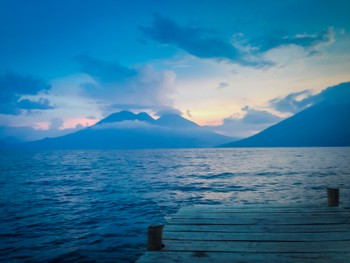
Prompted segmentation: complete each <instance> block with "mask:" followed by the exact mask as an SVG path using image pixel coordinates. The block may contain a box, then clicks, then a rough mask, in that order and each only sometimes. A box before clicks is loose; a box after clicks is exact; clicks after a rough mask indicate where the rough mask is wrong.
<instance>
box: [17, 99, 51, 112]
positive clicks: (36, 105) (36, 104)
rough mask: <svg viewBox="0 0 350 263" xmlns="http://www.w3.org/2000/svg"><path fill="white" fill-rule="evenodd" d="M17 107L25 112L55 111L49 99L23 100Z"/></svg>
mask: <svg viewBox="0 0 350 263" xmlns="http://www.w3.org/2000/svg"><path fill="white" fill-rule="evenodd" d="M17 106H18V107H19V108H21V109H23V110H51V109H54V108H55V107H53V106H52V105H50V102H49V100H48V99H44V98H39V100H37V101H32V100H28V99H23V100H20V101H18V102H17Z"/></svg>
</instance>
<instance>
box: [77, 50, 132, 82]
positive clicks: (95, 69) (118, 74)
mask: <svg viewBox="0 0 350 263" xmlns="http://www.w3.org/2000/svg"><path fill="white" fill-rule="evenodd" d="M75 60H76V61H77V62H78V64H79V65H80V69H81V70H82V71H83V72H84V73H87V74H89V75H90V76H92V77H93V78H94V79H96V80H97V81H99V82H104V83H109V82H119V81H123V80H126V79H128V78H131V77H133V76H135V75H137V71H136V70H135V69H131V68H128V67H124V66H122V65H121V64H119V63H118V62H110V61H104V60H100V59H96V58H93V57H90V56H87V55H80V56H78V57H76V58H75Z"/></svg>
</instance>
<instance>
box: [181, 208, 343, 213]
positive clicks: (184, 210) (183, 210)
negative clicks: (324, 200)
mask: <svg viewBox="0 0 350 263" xmlns="http://www.w3.org/2000/svg"><path fill="white" fill-rule="evenodd" d="M193 211H195V212H199V213H201V212H207V213H215V212H227V213H230V212H231V213H237V212H240V213H252V212H256V213H262V212H263V213H281V211H283V213H310V212H320V213H324V212H328V213H329V212H334V213H336V212H340V213H344V212H345V213H349V210H344V209H341V208H340V207H319V208H315V207H313V208H304V207H302V208H301V207H299V208H297V207H295V208H289V207H281V208H278V207H275V208H271V207H267V208H256V207H255V208H244V207H242V208H237V207H226V208H220V207H219V208H216V207H215V208H214V207H212V208H201V207H192V208H189V207H185V208H181V209H180V210H179V211H178V214H181V213H189V212H193Z"/></svg>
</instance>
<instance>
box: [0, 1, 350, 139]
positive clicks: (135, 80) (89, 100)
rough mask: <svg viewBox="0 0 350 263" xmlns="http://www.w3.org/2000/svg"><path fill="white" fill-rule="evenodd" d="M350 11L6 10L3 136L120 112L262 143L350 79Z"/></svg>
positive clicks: (0, 75) (63, 6)
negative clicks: (178, 119) (169, 115)
mask: <svg viewBox="0 0 350 263" xmlns="http://www.w3.org/2000/svg"><path fill="white" fill-rule="evenodd" d="M349 12H350V2H349V1H346V0H344V1H339V0H338V1H312V0H310V1H298V0H293V1H220V0H217V1H214V0H210V1H205V0H202V1H192V0H190V1H170V0H168V1H107V0H105V1H96V0H95V1H92V0H91V1H88V0H85V1H83V0H71V1H67V0H63V1H44V0H33V1H25V0H2V1H1V2H0V37H1V41H0V58H1V59H0V89H1V90H0V92H1V101H0V127H1V128H0V137H6V136H9V134H12V135H13V136H15V137H16V136H17V137H22V139H33V138H40V137H43V136H55V135H59V134H62V133H65V132H71V131H74V129H80V128H82V127H84V126H86V125H91V124H93V123H95V122H96V121H98V120H99V119H101V118H103V117H105V116H106V115H108V114H110V113H113V112H116V111H120V110H132V111H134V112H140V111H146V112H148V113H150V114H152V115H153V116H157V115H160V114H163V113H164V112H177V113H178V112H181V113H182V114H183V116H184V117H186V118H188V119H190V120H192V121H195V122H197V123H199V124H201V125H206V126H208V128H210V129H213V130H216V131H219V132H221V133H224V134H227V135H231V136H238V137H245V136H248V135H250V134H254V133H256V132H258V131H260V130H261V129H263V128H265V127H268V126H269V125H271V124H273V123H276V122H277V121H279V120H281V119H283V118H285V117H287V116H290V115H291V114H294V113H295V112H297V111H298V110H300V109H302V108H303V107H305V106H307V105H301V103H296V102H298V101H299V102H300V101H302V100H303V99H305V98H307V97H309V96H314V95H315V94H317V93H319V92H320V91H321V90H323V89H325V88H327V87H329V86H333V85H336V84H339V83H342V82H346V81H349V80H350V34H349V32H350V16H349ZM283 103H284V104H283ZM286 103H287V104H288V103H289V104H288V105H291V104H292V105H294V106H293V107H284V108H283V109H282V108H281V105H286ZM287 108H288V109H289V110H286V109H287ZM247 120H248V121H247Z"/></svg>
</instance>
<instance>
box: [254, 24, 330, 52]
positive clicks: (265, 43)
mask: <svg viewBox="0 0 350 263" xmlns="http://www.w3.org/2000/svg"><path fill="white" fill-rule="evenodd" d="M334 41H335V38H334V29H333V28H332V27H329V28H328V29H327V30H325V31H322V32H316V33H300V34H295V35H290V34H288V33H286V32H284V31H283V30H280V31H274V32H272V33H270V34H269V35H265V36H261V37H258V38H254V39H251V40H249V41H248V43H249V45H250V46H251V47H252V49H253V50H254V52H255V53H256V54H260V53H265V52H267V51H269V50H272V49H274V48H279V47H283V46H290V45H295V46H299V47H302V48H303V49H305V50H306V51H307V52H308V55H314V54H317V53H318V50H319V48H320V46H322V45H329V44H332V43H333V42H334Z"/></svg>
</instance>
